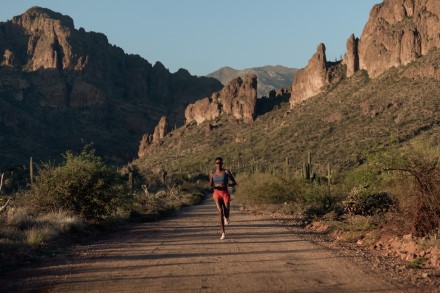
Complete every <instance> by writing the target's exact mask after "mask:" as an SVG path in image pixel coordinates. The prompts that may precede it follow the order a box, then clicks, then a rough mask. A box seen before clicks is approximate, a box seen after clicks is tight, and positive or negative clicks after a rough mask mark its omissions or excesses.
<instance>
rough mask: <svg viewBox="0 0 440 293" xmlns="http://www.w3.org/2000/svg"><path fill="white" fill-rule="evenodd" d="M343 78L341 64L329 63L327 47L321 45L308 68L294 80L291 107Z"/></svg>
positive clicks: (298, 73) (301, 71) (300, 72)
mask: <svg viewBox="0 0 440 293" xmlns="http://www.w3.org/2000/svg"><path fill="white" fill-rule="evenodd" d="M341 78H342V73H341V66H340V62H327V58H326V55H325V45H324V44H319V46H318V48H317V50H316V53H315V54H314V55H313V56H312V58H311V59H310V60H309V63H308V64H307V66H306V67H305V68H303V69H301V70H299V71H298V72H297V74H296V75H295V78H294V79H293V84H292V94H291V98H290V105H291V107H293V106H294V105H296V104H298V103H300V102H302V101H304V100H306V99H308V98H310V97H312V96H314V95H316V94H318V93H320V92H321V91H322V90H323V88H324V86H326V85H328V84H331V83H335V82H337V81H339V80H340V79H341Z"/></svg>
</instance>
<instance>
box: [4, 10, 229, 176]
mask: <svg viewBox="0 0 440 293" xmlns="http://www.w3.org/2000/svg"><path fill="white" fill-rule="evenodd" d="M0 52H1V54H2V58H3V59H2V60H1V65H0V77H1V78H0V129H1V130H0V141H1V144H0V156H1V158H2V160H1V162H0V168H5V167H11V166H17V165H22V164H24V163H26V162H28V160H29V157H30V156H33V158H34V161H35V162H39V161H47V160H48V159H52V160H53V159H56V158H57V157H59V155H60V154H61V153H63V152H65V151H66V150H68V149H72V150H76V151H78V150H80V149H81V148H82V145H83V144H87V143H91V142H93V143H94V144H95V147H96V149H97V151H98V152H99V153H100V154H101V155H103V156H104V157H105V158H106V159H108V160H112V161H113V162H116V163H118V164H125V163H126V162H127V161H129V160H132V159H133V158H135V157H136V153H137V150H138V144H139V140H140V138H141V137H142V135H143V134H144V133H146V132H149V131H151V130H153V129H154V126H155V125H156V124H157V122H158V121H159V119H160V117H161V116H163V115H166V116H168V119H169V121H170V124H171V125H173V126H174V125H183V123H184V109H185V107H186V106H187V105H188V104H189V103H191V102H193V101H196V100H198V99H200V98H203V97H206V96H208V95H210V94H211V93H212V92H214V91H216V90H219V89H220V88H221V83H220V82H218V81H217V80H215V79H213V78H207V77H196V76H192V75H191V74H190V73H189V72H188V71H187V70H185V69H180V70H178V71H177V72H176V73H170V72H169V71H168V69H166V68H165V67H164V65H163V64H161V63H160V62H157V63H156V64H154V65H152V64H150V63H149V62H148V61H147V60H145V59H143V58H141V57H140V56H138V55H129V54H126V53H125V52H124V51H123V50H122V49H121V48H118V47H117V46H115V45H112V44H109V42H108V40H107V37H106V36H105V35H103V34H101V33H96V32H87V31H85V29H83V28H79V29H76V28H75V27H74V23H73V19H71V18H70V17H69V16H65V15H62V14H60V13H57V12H54V11H51V10H49V9H45V8H40V7H33V8H31V9H29V10H27V11H26V12H25V13H23V14H22V15H19V16H15V17H13V18H12V20H9V21H7V22H0Z"/></svg>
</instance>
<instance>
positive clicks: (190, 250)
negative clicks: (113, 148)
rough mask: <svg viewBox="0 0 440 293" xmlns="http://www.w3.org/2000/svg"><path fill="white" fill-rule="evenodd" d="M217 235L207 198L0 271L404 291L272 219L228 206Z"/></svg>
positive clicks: (195, 285) (228, 285)
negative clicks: (227, 216) (167, 216)
mask: <svg viewBox="0 0 440 293" xmlns="http://www.w3.org/2000/svg"><path fill="white" fill-rule="evenodd" d="M232 208H233V211H232V214H231V221H232V223H231V225H230V226H228V227H227V231H226V232H227V239H225V240H219V237H220V234H219V227H218V223H217V216H216V210H215V206H214V204H213V202H212V200H211V199H210V198H208V199H207V200H205V202H204V203H203V204H202V205H199V206H195V207H189V208H186V209H184V210H183V211H182V212H181V213H179V214H178V215H176V216H174V217H173V218H171V219H167V220H163V221H159V222H155V223H146V224H141V225H136V226H133V227H132V228H131V229H130V230H125V231H121V232H120V233H117V234H115V235H112V236H111V238H109V239H107V240H105V241H102V242H98V243H95V244H93V245H86V246H80V247H76V248H74V249H73V250H72V251H70V253H69V254H67V255H63V256H59V257H55V258H53V259H52V260H50V261H49V262H45V263H42V264H39V265H38V266H36V267H33V268H28V269H24V270H20V271H17V272H14V273H12V274H9V275H8V276H2V277H1V279H0V290H1V291H7V292H31V291H32V292H408V290H407V289H402V288H400V289H397V288H396V287H395V286H394V285H392V284H390V283H389V282H387V281H386V280H383V278H382V277H381V276H380V275H375V274H374V273H372V272H369V268H366V267H359V266H358V265H356V264H354V263H353V262H352V261H351V260H350V258H347V257H340V256H337V255H335V254H333V253H332V252H331V251H329V250H327V249H324V248H322V247H320V246H318V245H315V244H312V243H310V242H308V241H305V240H302V239H301V238H300V237H299V236H297V235H294V234H292V233H291V232H289V230H288V229H287V227H285V226H283V225H281V224H280V223H279V222H278V221H275V220H271V219H267V218H265V217H263V216H255V215H249V214H243V213H241V212H239V211H238V209H237V208H236V207H235V206H234V205H233V206H232Z"/></svg>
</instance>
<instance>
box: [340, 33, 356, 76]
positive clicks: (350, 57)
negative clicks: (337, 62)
mask: <svg viewBox="0 0 440 293" xmlns="http://www.w3.org/2000/svg"><path fill="white" fill-rule="evenodd" d="M358 45H359V39H358V38H356V37H355V36H354V34H352V35H351V36H350V37H349V38H348V40H347V51H346V52H345V55H344V59H343V60H342V64H343V65H345V66H346V68H347V69H346V76H347V77H351V76H353V74H354V73H355V72H356V71H358V70H359V50H358Z"/></svg>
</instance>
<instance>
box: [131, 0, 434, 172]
mask: <svg viewBox="0 0 440 293" xmlns="http://www.w3.org/2000/svg"><path fill="white" fill-rule="evenodd" d="M439 22H440V2H438V1H435V0H385V1H383V3H381V4H378V5H376V6H374V7H373V9H372V12H371V14H370V19H369V20H368V23H367V25H366V26H365V28H364V31H363V33H362V36H361V38H360V39H359V38H356V37H355V36H354V35H351V36H350V37H349V38H348V40H347V44H346V45H347V51H346V53H345V55H344V59H343V60H340V61H338V62H329V61H327V58H326V54H325V45H324V44H320V45H319V46H318V48H317V51H316V53H315V54H314V55H313V56H312V58H311V59H310V61H309V63H308V65H307V66H306V67H305V68H303V69H301V70H300V71H298V73H297V74H296V75H295V78H294V81H293V84H292V88H291V96H290V92H289V91H281V92H279V93H277V94H275V92H273V93H272V96H277V97H278V98H277V99H280V98H281V99H283V98H285V97H287V96H290V105H284V104H283V103H280V104H279V105H277V106H276V107H272V106H271V107H270V108H271V110H269V111H268V112H266V113H265V114H264V115H258V114H257V117H256V119H255V120H254V121H253V122H252V124H245V123H237V122H236V121H235V120H233V119H223V118H222V117H220V119H219V120H218V121H216V128H214V129H212V130H211V131H210V132H209V135H206V132H204V131H203V129H205V125H208V124H210V123H211V122H208V121H206V120H207V119H202V120H200V121H199V123H198V124H196V123H193V124H189V125H187V126H186V127H184V128H180V129H177V130H175V131H173V132H171V133H170V134H169V135H167V136H166V137H165V139H164V140H163V144H162V146H161V148H158V149H157V150H156V151H155V152H154V153H152V154H151V156H149V158H148V160H143V159H140V160H138V161H136V162H134V164H137V165H138V166H139V167H140V168H150V167H151V168H163V169H167V170H171V171H176V166H180V167H179V168H180V170H184V171H185V172H197V171H201V172H202V173H203V172H204V169H203V168H202V167H200V166H206V165H207V164H209V162H212V158H214V157H216V156H218V155H220V156H224V157H225V158H228V162H227V163H226V164H227V166H229V167H231V168H240V169H241V171H246V170H250V169H251V170H255V169H258V170H262V169H265V170H266V171H270V172H277V171H276V170H278V172H283V170H285V168H286V167H285V166H286V162H289V164H290V167H289V168H291V169H292V172H295V170H301V168H302V164H303V161H304V158H305V156H306V153H307V152H308V151H311V152H312V153H313V156H314V158H315V160H316V161H317V162H323V163H324V164H323V166H325V164H326V162H331V163H332V165H333V166H334V167H335V168H336V170H346V169H349V168H352V167H354V166H357V165H359V164H362V163H363V162H364V161H365V160H366V157H365V155H366V154H368V153H369V152H372V151H374V150H378V149H380V150H384V149H387V148H389V147H390V146H392V147H399V146H401V145H404V144H406V143H408V142H410V141H424V142H427V143H431V144H433V145H438V143H439V141H440V135H439V133H440V132H439V127H440V118H439V117H440V114H439V113H440V99H439V96H440V48H439V47H440V46H439V44H438V42H437V39H438V37H439V36H440V23H439ZM370 48H371V51H370ZM259 100H262V99H259ZM275 100H276V99H275ZM205 102H206V103H209V102H210V100H209V99H208V100H205ZM197 103H198V102H196V103H194V104H197ZM298 104H301V106H300V107H299V106H298ZM257 108H258V107H257ZM257 113H258V111H257ZM182 166H184V167H185V168H184V169H182ZM234 166H235V167H234ZM318 168H319V167H318ZM298 172H299V171H298ZM323 172H325V170H324V171H323Z"/></svg>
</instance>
